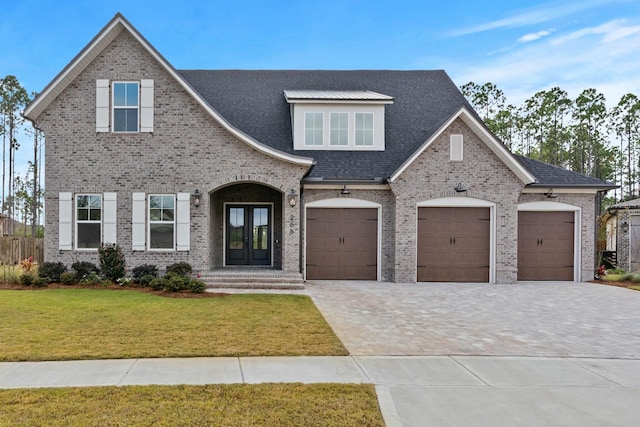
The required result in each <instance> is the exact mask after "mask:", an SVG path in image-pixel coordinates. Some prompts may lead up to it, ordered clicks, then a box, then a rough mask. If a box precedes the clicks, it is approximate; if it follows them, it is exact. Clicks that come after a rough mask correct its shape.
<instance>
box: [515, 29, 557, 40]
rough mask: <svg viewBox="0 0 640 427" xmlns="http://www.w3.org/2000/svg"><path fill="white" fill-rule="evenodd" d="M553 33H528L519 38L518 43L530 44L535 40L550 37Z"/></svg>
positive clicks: (543, 31) (548, 31)
mask: <svg viewBox="0 0 640 427" xmlns="http://www.w3.org/2000/svg"><path fill="white" fill-rule="evenodd" d="M552 32H553V30H542V31H538V32H537V33H529V34H525V35H524V36H522V37H520V38H519V39H518V41H519V42H520V43H528V42H532V41H535V40H539V39H541V38H543V37H546V36H549V35H551V33H552Z"/></svg>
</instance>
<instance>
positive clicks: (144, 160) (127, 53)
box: [37, 31, 307, 272]
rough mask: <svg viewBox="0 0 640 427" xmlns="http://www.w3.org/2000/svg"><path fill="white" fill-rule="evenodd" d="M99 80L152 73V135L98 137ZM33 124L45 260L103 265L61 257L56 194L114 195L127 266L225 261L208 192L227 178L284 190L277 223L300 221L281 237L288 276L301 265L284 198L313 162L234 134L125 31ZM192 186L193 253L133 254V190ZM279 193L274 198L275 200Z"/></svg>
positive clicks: (90, 256)
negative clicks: (40, 148)
mask: <svg viewBox="0 0 640 427" xmlns="http://www.w3.org/2000/svg"><path fill="white" fill-rule="evenodd" d="M96 79H110V80H125V81H126V80H140V79H153V80H154V86H155V94H154V108H155V111H154V119H155V123H154V132H153V134H149V133H135V134H114V133H96V132H95V120H96V110H95V99H96V94H95V87H96V83H95V82H96ZM37 125H38V126H39V127H41V128H42V129H43V130H44V133H45V135H46V145H45V155H46V159H47V163H46V170H45V177H46V183H47V186H46V194H45V208H46V212H47V215H46V224H45V226H46V229H47V233H46V237H45V259H46V260H47V261H61V262H64V263H65V264H67V265H70V264H71V263H73V262H74V261H76V260H80V261H84V260H88V261H92V262H97V253H96V252H94V251H89V252H87V251H63V252H62V253H59V251H58V236H57V230H58V194H59V192H73V193H103V192H116V193H117V240H118V243H119V244H120V245H121V246H122V248H123V249H124V251H125V257H126V260H127V266H128V267H129V268H131V267H135V266H136V265H140V264H144V263H152V264H156V265H158V266H159V267H160V268H164V267H165V266H166V265H168V264H170V263H173V262H177V261H187V262H189V263H191V264H192V265H193V266H194V269H196V270H205V269H209V268H211V267H212V266H214V265H221V263H220V261H219V259H218V258H217V257H219V256H220V252H219V251H216V250H214V248H212V247H211V242H214V241H215V242H217V241H218V239H219V236H218V235H217V233H218V232H219V229H218V228H216V227H213V226H212V225H211V224H210V223H209V220H210V214H209V212H210V199H209V197H207V196H206V195H207V194H213V193H214V192H215V191H216V190H218V189H220V188H222V187H224V186H227V185H231V184H238V183H255V184H260V185H264V186H265V187H268V188H271V189H274V191H275V194H279V195H280V200H279V201H280V204H279V206H278V212H280V215H279V221H280V223H279V224H278V225H277V228H278V229H279V230H283V229H285V228H287V230H288V229H289V227H290V224H294V227H293V228H292V230H293V233H292V234H289V232H287V233H283V236H282V240H283V241H282V242H281V248H280V249H281V253H279V254H278V263H279V264H280V266H281V267H282V269H283V270H284V271H287V272H296V271H299V270H300V264H299V252H300V246H299V242H300V239H299V223H300V218H299V209H294V208H291V207H290V206H289V205H288V203H287V204H286V205H285V203H286V194H287V193H288V192H289V191H290V189H291V188H294V189H297V188H299V185H300V180H301V179H302V177H303V175H304V174H305V173H306V171H307V167H306V166H300V165H296V164H292V163H288V162H285V161H283V160H280V159H276V158H274V157H270V156H268V155H266V154H264V153H261V152H258V151H256V150H255V149H253V148H251V147H250V146H248V145H247V144H246V143H244V142H242V141H239V140H238V139H237V138H236V137H234V136H233V135H231V134H230V133H229V132H228V131H227V130H225V129H224V128H223V127H222V126H220V125H219V124H218V123H217V122H216V121H215V120H214V119H213V118H211V117H210V116H209V115H208V114H207V113H206V111H204V109H203V108H202V107H201V106H200V105H198V104H197V103H196V101H195V100H194V99H193V98H192V97H191V96H190V95H189V94H188V93H186V92H185V90H184V89H183V88H182V87H181V86H180V85H179V84H178V83H177V82H176V81H175V80H174V79H173V77H172V76H171V75H169V74H168V73H167V72H166V71H165V70H164V68H162V67H161V66H160V64H158V63H157V62H156V61H155V60H154V59H153V58H152V57H151V56H150V55H149V53H148V52H147V51H146V50H145V49H143V48H142V46H141V45H140V44H139V43H138V42H137V41H136V40H135V39H134V38H133V37H132V36H131V35H130V34H129V33H127V32H126V31H123V32H122V33H120V35H118V36H117V37H116V38H115V39H114V40H113V42H111V44H110V45H109V46H108V47H106V48H105V49H104V51H103V52H102V53H101V54H100V55H99V56H98V57H97V58H96V59H95V60H94V61H93V62H92V63H91V64H90V65H89V66H88V67H87V68H86V69H85V70H84V71H83V72H82V73H81V74H80V76H79V77H78V78H76V79H75V80H74V81H73V83H72V84H71V85H70V86H69V87H68V88H67V89H66V90H65V91H63V92H62V93H61V94H60V95H59V96H58V97H57V98H56V99H55V100H54V102H53V103H52V104H51V105H50V106H49V107H48V108H47V109H46V111H45V112H44V113H43V114H42V115H41V117H40V118H39V119H38V121H37ZM195 189H199V190H200V191H201V192H203V193H204V194H205V197H204V198H203V201H202V204H201V206H200V207H197V208H196V207H194V206H193V205H192V206H191V250H190V251H188V252H186V251H184V252H182V251H175V252H170V253H165V252H157V251H156V252H153V251H144V252H133V251H132V250H131V247H132V246H131V231H132V230H131V229H132V227H131V219H132V213H131V206H132V193H135V192H144V193H147V194H149V193H171V194H174V193H179V192H187V193H193V192H194V191H195ZM273 194H274V193H271V196H270V197H271V198H270V199H269V200H270V201H274V200H273ZM256 201H263V200H256ZM276 204H277V200H276ZM283 210H284V211H286V216H287V225H286V226H285V224H284V216H283V215H282V212H283ZM291 217H293V219H291ZM74 228H75V227H74ZM212 230H213V231H212ZM74 232H75V230H74Z"/></svg>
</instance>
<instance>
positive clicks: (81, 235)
mask: <svg viewBox="0 0 640 427" xmlns="http://www.w3.org/2000/svg"><path fill="white" fill-rule="evenodd" d="M101 241H102V195H100V194H78V195H76V248H78V249H97V248H98V247H99V246H100V243H101Z"/></svg>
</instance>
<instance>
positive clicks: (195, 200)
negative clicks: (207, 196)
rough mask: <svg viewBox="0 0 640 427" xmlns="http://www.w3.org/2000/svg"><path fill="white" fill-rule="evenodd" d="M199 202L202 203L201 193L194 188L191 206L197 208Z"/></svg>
mask: <svg viewBox="0 0 640 427" xmlns="http://www.w3.org/2000/svg"><path fill="white" fill-rule="evenodd" d="M200 203H202V193H201V192H200V190H198V189H197V188H196V191H194V192H193V206H195V207H196V208H197V207H198V206H200Z"/></svg>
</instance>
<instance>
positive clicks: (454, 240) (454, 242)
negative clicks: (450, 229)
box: [453, 237, 456, 245]
mask: <svg viewBox="0 0 640 427" xmlns="http://www.w3.org/2000/svg"><path fill="white" fill-rule="evenodd" d="M453 244H454V245H455V244H456V238H455V237H454V238H453Z"/></svg>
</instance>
